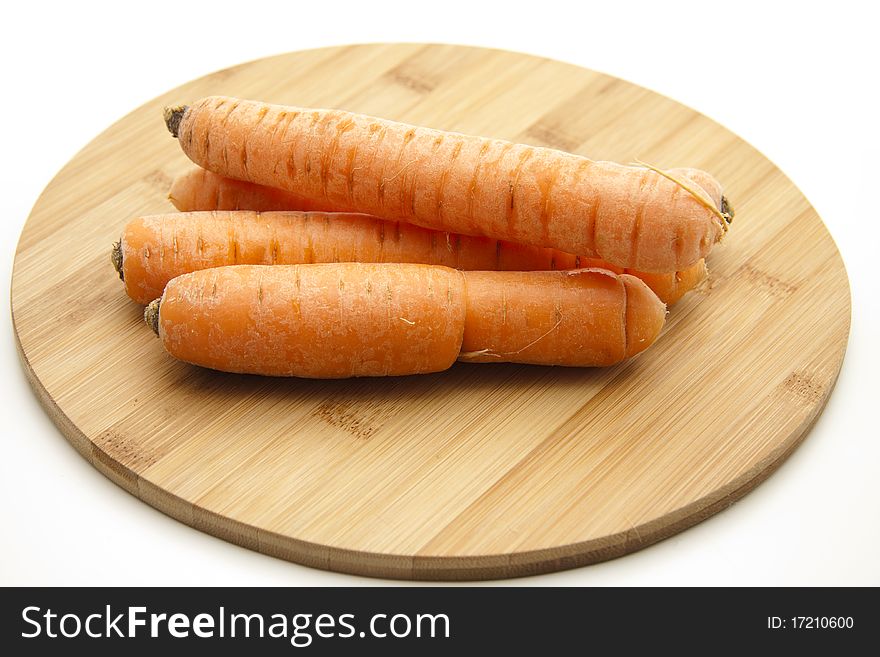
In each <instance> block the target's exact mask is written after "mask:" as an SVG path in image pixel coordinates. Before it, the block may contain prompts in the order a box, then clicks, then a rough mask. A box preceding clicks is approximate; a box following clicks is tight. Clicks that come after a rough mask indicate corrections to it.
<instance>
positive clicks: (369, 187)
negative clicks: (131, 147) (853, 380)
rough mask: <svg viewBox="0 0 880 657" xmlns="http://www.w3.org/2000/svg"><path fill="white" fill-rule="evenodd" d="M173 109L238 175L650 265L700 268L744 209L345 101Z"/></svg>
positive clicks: (221, 100)
mask: <svg viewBox="0 0 880 657" xmlns="http://www.w3.org/2000/svg"><path fill="white" fill-rule="evenodd" d="M165 118H166V124H167V125H168V128H169V130H170V131H171V132H172V134H173V135H175V136H176V137H178V140H179V142H180V145H181V147H182V148H183V151H184V152H185V153H186V155H187V156H188V157H189V158H190V159H191V160H193V161H194V162H195V163H196V164H198V165H200V166H202V167H204V168H205V169H208V170H210V171H213V172H215V173H218V174H221V175H224V176H227V177H230V178H235V179H237V180H244V181H249V182H254V183H259V184H263V185H268V186H271V187H277V188H279V189H284V190H286V191H288V192H292V193H295V194H297V195H301V196H302V197H304V198H306V199H309V200H311V201H314V202H317V203H320V204H322V207H323V204H327V206H328V207H331V208H332V209H334V210H340V211H351V212H363V213H367V214H372V215H376V216H380V217H383V218H386V219H389V220H393V221H405V222H409V223H414V224H417V225H420V226H424V227H426V228H432V229H435V230H445V231H451V232H456V233H462V234H467V235H482V236H487V237H493V238H496V239H503V240H510V241H514V242H523V243H527V244H532V245H535V246H541V247H549V248H555V249H559V250H561V251H565V252H568V253H578V254H581V255H585V256H591V257H599V258H602V259H603V260H606V261H608V262H610V263H612V264H615V265H617V266H620V267H632V268H635V269H639V270H642V271H651V272H671V271H676V270H681V269H684V268H686V267H689V266H691V265H693V264H694V263H696V262H697V261H698V260H699V259H700V258H704V257H705V256H706V254H707V253H708V252H709V250H710V248H711V247H712V245H713V244H714V243H715V242H717V241H718V240H720V239H721V236H722V235H723V234H724V232H725V231H726V229H727V224H728V222H729V221H730V219H731V216H732V215H731V214H730V212H729V210H728V206H727V203H726V200H725V199H723V198H721V200H720V202H719V203H717V204H716V202H715V201H714V199H713V198H712V195H710V194H707V193H706V192H705V191H704V190H703V189H702V187H701V186H700V185H698V184H695V183H694V182H693V181H692V180H689V179H687V178H684V177H679V176H675V175H674V174H671V173H669V172H662V171H659V170H655V169H653V168H649V167H642V166H623V165H620V164H614V163H611V162H594V161H591V160H588V159H586V158H584V157H579V156H576V155H572V154H568V153H563V152H561V151H556V150H552V149H547V148H539V147H535V146H527V145H523V144H513V143H510V142H506V141H501V140H497V139H486V138H482V137H470V136H466V135H461V134H458V133H451V132H443V131H440V130H433V129H430V128H421V127H415V126H409V125H406V124H403V123H397V122H394V121H387V120H384V119H377V118H373V117H369V116H364V115H360V114H353V113H351V112H345V111H341V110H310V109H303V108H297V107H286V106H281V105H269V104H265V103H259V102H255V101H247V100H238V99H234V98H225V97H217V96H214V97H209V98H204V99H202V100H199V101H197V102H196V103H194V104H193V105H190V106H188V107H179V108H167V109H166V113H165ZM706 178H709V176H708V174H706ZM716 185H717V183H716ZM719 194H720V192H719Z"/></svg>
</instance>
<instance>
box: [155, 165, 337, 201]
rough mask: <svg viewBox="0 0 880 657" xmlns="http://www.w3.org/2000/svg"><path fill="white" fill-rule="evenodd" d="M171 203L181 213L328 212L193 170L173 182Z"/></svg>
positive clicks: (276, 191)
mask: <svg viewBox="0 0 880 657" xmlns="http://www.w3.org/2000/svg"><path fill="white" fill-rule="evenodd" d="M168 199H169V200H170V201H171V203H173V204H174V207H176V208H177V209H178V210H180V211H182V212H190V211H193V210H260V211H262V212H270V211H274V210H302V211H304V212H307V211H310V210H327V211H330V210H332V209H333V208H331V207H323V208H322V207H321V204H320V203H317V202H315V201H311V200H309V199H307V198H303V197H302V196H298V195H296V194H292V193H290V192H285V191H284V190H281V189H275V188H274V187H266V186H264V185H254V184H252V183H248V182H243V181H240V180H233V179H232V178H224V177H223V176H218V175H217V174H216V173H211V172H210V171H207V170H205V169H202V168H200V167H193V168H192V169H191V170H189V171H187V172H186V173H183V174H180V175H178V176H176V177H175V178H174V180H173V181H172V183H171V189H170V190H169V192H168Z"/></svg>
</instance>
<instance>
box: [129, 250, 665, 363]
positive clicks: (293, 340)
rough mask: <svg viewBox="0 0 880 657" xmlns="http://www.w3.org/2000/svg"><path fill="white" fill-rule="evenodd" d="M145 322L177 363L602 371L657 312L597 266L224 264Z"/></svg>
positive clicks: (642, 295) (171, 287) (651, 331)
mask: <svg viewBox="0 0 880 657" xmlns="http://www.w3.org/2000/svg"><path fill="white" fill-rule="evenodd" d="M144 318H145V320H146V321H147V323H148V324H149V325H150V326H152V328H153V330H154V331H155V332H156V333H157V334H158V335H159V337H160V338H161V339H162V344H163V346H164V347H165V349H166V350H167V351H168V352H169V353H170V354H171V355H172V356H174V357H176V358H178V359H180V360H183V361H186V362H189V363H193V364H196V365H201V366H203V367H209V368H212V369H217V370H223V371H229V372H243V373H251V374H265V375H271V376H298V377H308V378H344V377H351V376H379V375H402V374H418V373H424V372H437V371H441V370H444V369H446V368H448V367H450V366H451V365H452V363H453V362H454V361H455V360H456V359H459V360H464V361H474V362H482V361H491V362H516V363H536V364H546V365H568V366H594V365H611V364H613V363H616V362H619V361H621V360H623V359H624V358H628V357H630V356H633V355H635V354H636V353H639V352H640V351H642V350H643V349H645V348H646V347H647V346H648V345H650V344H651V343H652V342H653V341H654V339H655V338H656V337H657V334H658V333H659V332H660V329H661V328H662V326H663V323H664V319H665V308H664V306H663V304H662V303H661V302H660V301H659V300H658V299H657V298H656V296H655V295H654V294H653V293H652V292H651V291H650V290H649V289H648V288H647V286H646V285H645V284H644V283H642V282H641V281H640V280H639V279H637V278H635V277H632V276H628V275H626V274H624V275H621V276H618V275H616V274H612V273H611V272H608V271H606V270H594V269H581V270H575V271H566V272H462V271H457V270H454V269H450V268H447V267H441V266H436V265H421V264H372V263H341V264H314V265H278V266H265V265H233V266H228V267H216V268H213V269H205V270H200V271H195V272H192V273H190V274H184V275H183V276H179V277H177V278H174V279H172V280H171V281H170V282H169V283H168V285H167V286H166V288H165V292H164V293H163V295H162V297H161V299H157V300H155V301H153V302H152V303H151V304H150V305H149V306H147V309H146V312H145V314H144Z"/></svg>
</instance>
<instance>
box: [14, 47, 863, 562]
mask: <svg viewBox="0 0 880 657" xmlns="http://www.w3.org/2000/svg"><path fill="white" fill-rule="evenodd" d="M210 94H226V95H234V96H243V97H251V98H258V99H262V100H266V101H270V102H280V103H290V104H298V105H303V106H316V107H340V108H344V109H349V110H353V111H357V112H363V113H368V114H375V115H380V116H384V117H387V118H392V119H397V120H401V121H406V122H410V123H417V124H423V125H429V126H432V127H437V128H443V129H450V130H456V131H459V132H465V133H473V134H481V135H486V136H492V137H499V138H505V139H511V140H516V141H523V142H527V143H532V144H538V145H545V146H551V147H554V148H560V149H564V150H567V151H572V152H575V153H580V154H584V155H587V156H589V157H591V158H593V159H610V160H618V161H623V162H629V161H632V160H633V159H634V158H641V159H642V160H645V161H648V162H651V163H652V164H654V165H656V166H660V167H666V168H668V167H675V166H695V167H700V168H703V169H706V170H708V171H710V172H712V173H713V174H714V175H715V176H716V177H717V178H718V179H719V180H721V181H722V183H723V184H724V185H725V188H726V193H727V195H728V197H729V198H730V199H731V201H732V202H733V204H734V206H735V207H736V210H737V214H736V219H735V221H734V224H733V226H732V229H731V231H730V233H729V234H728V236H727V238H726V239H725V241H724V242H723V243H722V244H721V245H719V246H717V247H716V248H715V250H714V251H713V253H712V254H711V257H710V260H709V266H710V270H711V275H710V278H709V279H708V280H707V281H706V282H705V283H704V284H703V285H702V287H701V288H700V289H698V290H697V291H696V292H694V293H691V294H690V295H688V296H687V297H686V298H685V299H684V300H683V301H681V302H680V303H679V304H678V305H676V306H675V307H674V308H673V309H672V312H671V313H670V315H669V318H668V319H669V321H668V324H667V326H666V328H665V329H664V332H663V334H662V336H661V337H660V339H659V341H658V342H657V343H656V344H655V345H654V346H653V347H652V348H651V349H649V350H648V351H646V352H645V353H643V354H642V355H640V356H638V357H637V358H635V359H633V360H631V361H630V362H627V363H624V364H622V365H620V366H617V367H612V368H608V369H565V368H558V369H554V368H550V367H535V366H518V365H504V364H498V365H472V364H471V365H466V364H458V365H456V366H454V367H453V368H452V369H451V370H449V371H447V372H443V373H439V374H434V375H425V376H418V377H406V378H397V379H359V380H348V381H307V380H275V379H264V378H259V377H253V376H237V375H228V374H222V373H216V372H212V371H208V370H203V369H198V368H195V367H192V366H188V365H185V364H183V363H179V362H176V361H174V360H172V359H171V358H170V357H168V356H167V355H166V354H165V353H164V352H163V351H162V349H161V346H160V343H159V341H158V340H157V339H156V338H155V337H154V336H153V334H152V333H151V331H150V330H149V329H148V328H147V327H146V326H145V325H144V324H143V321H142V319H141V316H142V309H141V308H140V307H138V306H136V305H135V304H133V303H132V302H130V301H129V300H128V299H127V297H126V296H125V295H124V293H123V291H122V285H121V283H120V281H119V280H118V278H117V277H116V275H115V272H114V271H113V268H112V266H111V264H110V260H109V257H108V256H109V251H110V246H111V243H112V242H113V241H115V240H116V239H118V236H119V234H120V232H121V229H122V226H123V225H124V224H125V223H126V222H127V221H128V220H129V219H130V218H132V217H134V216H136V215H139V214H146V213H157V212H163V211H168V210H169V209H171V206H170V204H169V203H168V201H167V200H166V194H167V192H168V187H169V184H170V181H171V178H172V177H173V176H174V175H176V174H177V173H179V172H181V171H184V170H186V169H187V168H188V167H189V166H190V165H189V163H188V161H187V160H186V158H185V157H184V156H183V155H182V154H181V152H180V150H179V149H178V146H177V144H176V142H175V140H174V139H172V138H171V137H170V136H169V135H168V134H167V132H166V130H165V126H164V124H163V121H162V107H163V106H164V105H169V104H180V103H185V102H188V101H190V100H192V99H195V98H198V97H200V96H204V95H210ZM12 310H13V321H14V324H15V331H16V334H17V336H18V340H19V345H20V351H21V355H22V359H23V361H24V364H25V367H26V370H27V373H28V376H29V379H30V381H31V383H32V385H33V387H34V389H35V391H36V393H37V394H38V396H39V397H40V399H41V400H42V402H43V404H44V406H45V408H46V410H47V411H48V412H49V414H50V415H51V416H52V418H53V419H54V420H55V422H56V423H57V424H58V426H59V427H60V428H61V430H62V431H63V433H64V435H65V436H66V437H67V438H68V440H70V442H71V443H72V444H73V445H74V446H75V447H76V448H77V449H78V450H79V452H80V453H81V454H82V455H83V456H84V457H85V458H86V459H88V460H89V461H90V462H91V463H92V464H93V465H94V466H95V467H96V468H97V469H98V470H100V471H101V472H102V473H103V474H105V475H106V476H108V477H110V478H111V479H112V480H113V481H115V482H116V483H117V484H119V485H120V486H122V487H123V488H125V489H126V490H128V491H129V492H131V493H132V494H133V495H137V496H138V497H139V498H140V499H142V500H144V501H145V502H147V503H148V504H151V505H153V506H155V507H156V508H158V509H160V510H162V511H164V512H165V513H167V514H169V515H171V516H173V517H174V518H177V519H179V520H180V521H182V522H185V523H187V524H189V525H191V526H193V527H195V528H197V529H200V530H202V531H206V532H208V533H211V534H214V535H216V536H220V537H222V538H225V539H226V540H229V541H232V542H234V543H237V544H240V545H244V546H247V547H249V548H252V549H254V550H259V551H261V552H264V553H266V554H270V555H274V556H278V557H281V558H284V559H289V560H291V561H296V562H299V563H303V564H307V565H310V566H315V567H319V568H327V569H332V570H338V571H344V572H350V573H361V574H366V575H374V576H383V577H397V578H415V579H482V578H494V577H509V576H516V575H526V574H532V573H540V572H547V571H552V570H559V569H564V568H571V567H574V566H579V565H583V564H588V563H592V562H596V561H600V560H603V559H608V558H611V557H616V556H619V555H622V554H625V553H628V552H631V551H633V550H636V549H639V548H641V547H644V546H646V545H650V544H651V543H653V542H655V541H658V540H660V539H662V538H664V537H667V536H669V535H671V534H673V533H675V532H678V531H680V530H682V529H684V528H686V527H688V526H690V525H693V524H694V523H696V522H698V521H700V520H702V519H704V518H706V517H708V516H710V515H711V514H713V513H715V512H717V511H719V510H720V509H723V508H724V507H726V506H728V505H729V504H731V503H732V502H734V501H735V500H736V499H738V498H739V497H741V496H742V495H744V494H745V493H746V492H747V491H749V490H750V489H751V488H752V487H754V486H755V485H756V484H758V483H759V482H760V481H762V480H763V479H764V478H766V477H767V476H768V475H769V474H770V473H771V472H772V471H773V470H774V469H775V468H776V467H777V466H779V465H780V464H781V463H782V461H783V460H784V459H785V457H786V456H788V454H790V453H791V451H792V450H793V449H794V448H795V447H796V446H797V445H798V443H799V442H800V441H801V440H802V439H803V438H804V436H805V435H806V433H807V431H808V430H809V428H810V426H811V425H812V423H813V422H814V421H815V419H816V417H817V416H818V414H819V412H820V411H821V409H822V407H823V406H824V404H825V401H826V399H827V397H828V395H829V393H830V391H831V388H832V386H833V384H834V382H835V380H836V377H837V374H838V371H839V369H840V366H841V361H842V358H843V354H844V349H845V347H846V341H847V336H848V332H849V317H850V298H849V286H848V281H847V278H846V272H845V270H844V267H843V263H842V261H841V258H840V255H839V254H838V252H837V250H836V248H835V246H834V243H833V242H832V240H831V237H830V236H829V234H828V232H827V230H826V229H825V227H824V225H823V224H822V222H821V220H820V219H819V217H818V216H817V214H816V212H815V211H814V210H813V208H812V207H810V205H809V204H808V203H807V201H806V199H804V197H803V196H802V195H801V194H800V193H799V192H798V190H797V189H796V188H795V186H794V185H793V184H792V183H791V181H789V180H788V179H787V178H786V177H785V176H784V175H783V174H782V173H781V172H780V171H779V170H778V169H776V168H775V167H774V166H773V164H771V163H770V162H769V161H768V160H767V159H766V158H764V157H763V156H762V155H761V154H760V153H758V152H757V151H756V150H755V149H753V148H752V147H751V146H749V145H748V144H746V143H745V142H743V141H742V140H741V139H739V138H737V137H736V136H735V135H733V134H731V133H730V132H728V131H727V130H725V129H724V128H722V127H721V126H719V125H717V124H715V123H713V122H712V121H710V120H709V119H707V118H706V117H704V116H702V115H700V114H698V113H697V112H694V111H693V110H691V109H688V108H686V107H683V106H681V105H679V104H677V103H675V102H673V101H671V100H669V99H667V98H664V97H662V96H659V95H657V94H655V93H652V92H650V91H647V90H645V89H642V88H640V87H637V86H635V85H632V84H629V83H627V82H624V81H622V80H618V79H615V78H612V77H608V76H605V75H601V74H598V73H595V72H593V71H588V70H584V69H581V68H577V67H575V66H571V65H567V64H562V63H559V62H554V61H549V60H546V59H540V58H537V57H531V56H526V55H521V54H515V53H510V52H500V51H496V50H484V49H478V48H465V47H457V46H439V45H430V46H427V45H418V44H412V45H369V46H351V47H344V48H329V49H321V50H313V51H306V52H298V53H291V54H287V55H282V56H278V57H273V58H269V59H264V60H259V61H256V62H251V63H248V64H244V65H241V66H236V67H234V68H230V69H226V70H222V71H218V72H216V73H214V74H212V75H208V76H206V77H204V78H201V79H199V80H196V81H194V82H191V83H189V84H186V85H184V86H182V87H180V88H179V89H175V90H174V91H171V92H169V93H168V94H166V95H164V96H162V97H161V98H157V99H155V100H154V101H152V102H150V103H148V104H146V105H144V106H143V107H141V108H139V109H137V110H135V111H134V112H132V113H131V114H129V115H128V116H126V117H125V118H123V119H122V120H120V121H119V122H117V123H116V124H114V125H113V126H111V127H110V128H108V129H107V131H106V132H104V133H103V134H102V135H100V136H99V137H98V138H97V139H95V140H94V141H93V142H92V143H90V144H89V145H88V146H87V147H86V148H84V149H83V150H82V151H81V152H80V153H79V154H78V155H77V156H76V157H75V158H74V159H73V160H72V161H71V162H70V163H69V164H68V165H67V166H66V167H65V168H64V169H63V170H62V171H61V172H60V173H59V174H58V176H57V177H56V178H55V179H54V180H53V181H52V182H51V184H50V185H49V186H48V187H47V189H46V190H45V192H44V193H43V194H42V196H41V197H40V199H39V201H38V202H37V204H36V206H35V207H34V210H33V212H32V214H31V216H30V218H29V219H28V221H27V224H26V226H25V228H24V231H23V233H22V236H21V241H20V243H19V245H18V250H17V253H16V258H15V268H14V273H13V281H12ZM34 474H35V476H38V475H37V473H34Z"/></svg>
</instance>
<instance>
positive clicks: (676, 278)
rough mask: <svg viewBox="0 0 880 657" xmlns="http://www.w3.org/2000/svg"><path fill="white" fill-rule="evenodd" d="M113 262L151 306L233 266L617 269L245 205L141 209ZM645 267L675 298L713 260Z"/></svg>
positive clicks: (475, 240)
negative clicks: (664, 269)
mask: <svg viewBox="0 0 880 657" xmlns="http://www.w3.org/2000/svg"><path fill="white" fill-rule="evenodd" d="M244 184H245V183H241V185H244ZM252 187H253V186H252ZM224 188H225V189H231V187H229V186H225V187H224ZM247 193H248V194H249V195H250V192H247ZM225 196H226V198H231V197H232V196H233V195H225ZM253 198H254V199H256V198H257V196H256V195H253ZM265 198H268V197H265ZM266 202H267V203H268V201H266ZM112 260H113V262H114V265H115V266H116V269H117V271H118V272H119V274H120V278H122V280H123V282H124V284H125V291H126V293H127V294H128V296H129V297H131V298H132V299H133V300H135V301H136V302H138V303H144V304H145V303H149V302H150V301H152V300H153V299H156V298H157V297H159V296H161V294H162V290H163V289H164V288H165V285H166V284H167V283H168V281H169V280H171V279H172V278H174V277H175V276H179V275H181V274H186V273H189V272H191V271H196V270H199V269H208V268H210V267H220V266H223V265H233V264H254V265H259V264H303V263H327V262H414V263H425V264H435V265H444V266H447V267H454V268H456V269H468V270H478V269H486V270H547V269H574V268H577V267H582V266H586V267H596V268H607V267H609V265H607V263H604V262H603V261H601V260H588V259H582V258H579V257H577V256H573V255H571V254H569V253H563V252H561V251H556V250H554V249H545V248H540V247H534V246H526V245H522V244H515V243H512V242H504V241H501V240H494V239H490V238H486V237H473V236H467V235H457V234H450V233H442V232H439V231H433V230H428V229H426V228H421V227H419V226H413V225H411V224H404V223H399V222H391V221H383V220H381V219H377V218H376V217H371V216H369V215H362V214H345V213H333V214H328V213H320V212H312V213H306V212H263V213H258V212H251V211H244V210H238V211H214V212H190V213H175V214H167V215H153V216H146V217H138V218H137V219H134V220H133V221H130V222H129V223H128V225H127V226H126V227H125V230H124V231H123V234H122V237H121V238H120V240H119V242H117V243H116V244H115V245H114V247H113V255H112ZM617 273H623V270H622V269H620V270H618V271H617ZM636 275H638V276H639V277H642V278H644V279H645V280H647V281H648V284H649V286H650V287H651V288H652V289H653V290H655V292H657V293H658V296H659V297H660V299H661V300H662V301H664V302H665V303H671V302H674V301H676V300H677V299H678V298H680V296H681V295H683V294H684V293H685V292H686V291H687V290H689V289H690V288H692V287H693V286H694V285H696V284H697V283H698V282H699V280H701V279H702V277H703V276H704V275H705V267H704V265H703V261H702V260H701V261H700V262H699V263H698V264H697V265H695V266H694V267H691V268H690V269H688V270H686V271H684V272H677V273H674V274H636Z"/></svg>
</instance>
